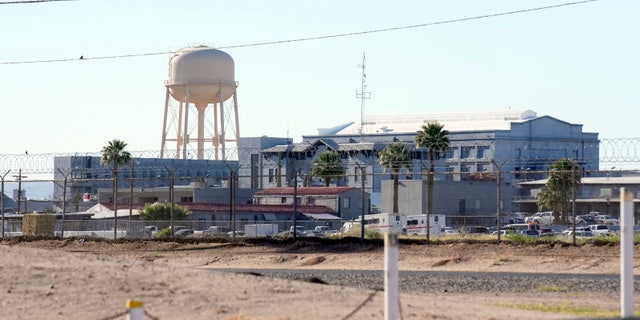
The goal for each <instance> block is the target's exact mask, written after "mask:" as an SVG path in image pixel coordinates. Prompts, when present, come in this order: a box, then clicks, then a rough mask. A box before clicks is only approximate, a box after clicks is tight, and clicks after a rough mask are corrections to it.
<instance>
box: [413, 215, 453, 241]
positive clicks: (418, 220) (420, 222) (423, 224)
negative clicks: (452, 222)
mask: <svg viewBox="0 0 640 320" xmlns="http://www.w3.org/2000/svg"><path fill="white" fill-rule="evenodd" d="M444 228H445V216H444V215H443V214H432V215H429V236H443V235H445V232H444V231H445V230H444ZM406 232H407V234H408V235H412V236H417V235H426V234H427V215H425V214H417V215H409V216H407V224H406Z"/></svg>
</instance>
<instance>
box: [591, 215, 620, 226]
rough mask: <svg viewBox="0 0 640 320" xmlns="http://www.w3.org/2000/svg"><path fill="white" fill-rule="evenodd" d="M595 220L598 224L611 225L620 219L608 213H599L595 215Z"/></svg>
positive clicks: (617, 222) (616, 223) (618, 222)
mask: <svg viewBox="0 0 640 320" xmlns="http://www.w3.org/2000/svg"><path fill="white" fill-rule="evenodd" d="M596 222H597V223H598V224H613V225H619V224H620V221H619V220H618V219H616V218H614V217H612V216H610V215H608V214H601V215H597V216H596Z"/></svg>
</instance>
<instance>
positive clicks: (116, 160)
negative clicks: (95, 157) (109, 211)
mask: <svg viewBox="0 0 640 320" xmlns="http://www.w3.org/2000/svg"><path fill="white" fill-rule="evenodd" d="M126 147H127V143H126V142H124V141H122V140H118V139H113V140H111V141H109V144H108V145H106V146H104V147H102V158H100V164H102V165H103V166H104V167H105V168H109V169H111V174H112V176H113V189H112V190H113V191H112V192H113V199H112V200H113V239H116V238H117V237H118V167H121V166H124V165H128V164H129V162H131V154H130V153H129V152H128V151H125V150H124V148H126Z"/></svg>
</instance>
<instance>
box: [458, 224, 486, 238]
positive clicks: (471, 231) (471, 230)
mask: <svg viewBox="0 0 640 320" xmlns="http://www.w3.org/2000/svg"><path fill="white" fill-rule="evenodd" d="M461 230H462V233H463V234H465V235H470V236H479V235H487V234H489V228H487V227H483V226H468V227H464V228H462V229H461Z"/></svg>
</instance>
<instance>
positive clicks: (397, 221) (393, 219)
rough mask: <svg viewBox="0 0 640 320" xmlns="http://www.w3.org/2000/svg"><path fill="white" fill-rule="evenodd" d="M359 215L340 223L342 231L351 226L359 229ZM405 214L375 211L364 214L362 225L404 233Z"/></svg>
mask: <svg viewBox="0 0 640 320" xmlns="http://www.w3.org/2000/svg"><path fill="white" fill-rule="evenodd" d="M361 220H362V219H361V217H358V218H357V219H355V220H353V221H347V222H345V223H344V224H343V225H342V230H341V231H342V232H348V231H349V230H351V229H353V228H357V229H358V230H360V221H361ZM406 226H407V216H406V215H405V214H403V213H375V214H367V215H365V216H364V227H365V228H366V229H375V230H376V231H378V232H380V233H389V232H393V233H398V234H400V233H405V231H406Z"/></svg>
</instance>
